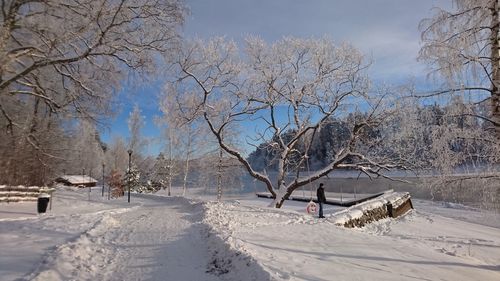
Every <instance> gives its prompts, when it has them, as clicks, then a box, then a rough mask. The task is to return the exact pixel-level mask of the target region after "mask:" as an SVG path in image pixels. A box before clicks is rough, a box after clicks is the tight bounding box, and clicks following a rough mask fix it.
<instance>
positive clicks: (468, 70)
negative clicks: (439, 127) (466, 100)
mask: <svg viewBox="0 0 500 281" xmlns="http://www.w3.org/2000/svg"><path fill="white" fill-rule="evenodd" d="M453 4H454V5H453V9H452V10H444V9H440V8H435V13H434V16H433V17H432V18H428V19H424V20H423V21H422V22H421V23H420V29H421V31H422V41H423V47H422V49H421V51H420V59H421V60H424V61H426V62H428V63H429V65H430V66H431V68H432V71H433V72H432V73H434V74H438V75H439V76H440V77H444V78H445V80H446V81H447V82H448V83H447V85H444V86H443V88H442V89H440V90H437V91H435V92H433V93H431V94H429V95H427V96H436V95H443V94H449V93H455V94H464V93H467V94H469V95H471V96H473V101H474V102H476V103H479V104H481V103H487V104H489V108H490V109H489V110H488V111H487V112H486V114H477V113H475V114H477V115H474V116H475V117H478V118H480V119H482V120H483V121H485V122H487V124H488V127H490V129H491V130H493V131H495V133H496V135H497V139H500V41H499V40H500V24H499V22H500V18H499V14H498V13H499V7H500V6H499V3H498V0H454V1H453Z"/></svg>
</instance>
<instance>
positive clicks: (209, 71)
mask: <svg viewBox="0 0 500 281" xmlns="http://www.w3.org/2000/svg"><path fill="white" fill-rule="evenodd" d="M244 53H245V57H241V56H240V55H239V52H238V50H237V48H236V45H235V44H234V43H233V42H227V41H225V40H223V39H221V38H215V39H212V40H210V41H208V42H202V41H199V40H198V41H194V42H190V43H187V44H186V45H185V46H184V47H183V48H182V50H181V52H179V53H178V55H177V56H174V57H171V58H170V59H173V62H174V71H176V73H177V75H178V79H177V80H176V81H173V82H172V84H171V86H172V87H174V88H175V89H177V92H182V93H183V94H184V95H193V96H194V98H195V100H196V104H197V105H196V106H191V105H189V106H186V105H184V104H182V101H178V102H179V108H180V109H181V111H182V112H184V114H186V116H192V117H195V116H202V118H203V119H204V120H205V123H206V124H207V126H208V127H209V128H210V131H211V132H212V134H213V135H214V136H215V137H216V138H217V141H218V143H219V145H220V147H221V148H222V149H223V150H224V151H225V152H227V153H228V154H229V155H231V156H232V157H235V158H236V159H238V161H240V163H241V164H242V165H243V166H244V167H245V169H246V171H247V172H248V173H249V174H250V175H251V176H252V177H254V178H256V179H257V180H259V181H261V182H263V183H264V184H265V186H266V187H267V189H268V191H269V192H270V193H271V194H272V195H273V197H274V198H275V200H274V201H273V203H272V205H273V206H275V207H278V208H279V207H281V206H282V204H283V202H284V200H285V198H286V197H288V196H289V195H290V194H291V193H292V192H293V191H294V190H296V189H297V188H299V187H301V186H303V185H306V184H307V183H310V182H313V181H315V180H317V179H319V178H321V177H323V176H325V175H327V174H328V173H329V172H331V171H332V170H334V169H339V168H348V169H357V170H360V171H362V172H364V173H366V174H368V175H374V176H383V173H382V172H383V171H387V170H390V169H392V168H395V167H397V166H398V165H397V164H398V163H395V162H393V161H392V160H393V159H389V158H387V157H383V156H378V155H373V154H371V153H370V150H369V149H367V150H362V149H360V147H361V146H360V142H362V141H363V142H371V145H373V146H374V145H376V144H377V143H380V142H382V141H383V140H381V139H378V138H373V139H372V138H371V136H370V135H369V134H368V133H369V132H370V128H373V127H376V126H378V125H379V124H380V123H381V122H382V121H383V120H384V119H385V118H387V117H388V116H390V114H391V112H390V111H389V110H387V103H388V102H389V96H388V95H387V94H385V93H383V94H380V95H379V94H376V93H369V91H368V90H369V80H368V79H367V77H366V75H365V74H364V70H365V69H366V67H367V66H368V65H367V64H366V63H364V62H363V56H362V55H361V54H360V53H359V52H358V51H357V50H356V49H354V48H353V47H352V46H350V45H348V44H342V45H339V46H337V45H335V44H334V43H333V42H332V41H330V40H328V39H320V40H313V39H307V40H306V39H296V38H284V39H283V40H281V41H278V42H276V43H274V44H272V45H267V44H266V43H265V42H264V41H262V40H260V39H258V38H249V39H247V44H246V48H245V50H244ZM354 112H357V114H355V115H353V117H352V118H351V119H350V121H351V123H350V124H349V129H350V137H349V138H348V140H346V141H345V143H343V144H342V149H340V150H339V151H338V152H337V153H336V154H335V156H334V157H332V159H331V161H330V163H329V164H328V165H327V166H326V167H324V168H323V169H321V170H319V171H316V172H314V173H312V174H304V173H303V170H301V169H300V167H301V166H303V164H304V163H306V162H307V159H308V149H309V147H310V144H311V143H312V139H314V136H315V134H316V133H317V131H318V130H320V129H321V127H322V125H323V124H324V123H325V122H326V120H328V119H329V117H333V116H346V115H348V114H349V113H354ZM238 123H239V124H245V123H246V124H248V123H250V124H255V126H254V128H253V130H254V132H253V133H249V134H247V136H246V140H245V141H246V142H247V144H248V145H257V144H259V143H267V144H268V146H269V147H270V148H272V149H277V150H278V151H279V153H278V156H277V159H276V161H277V167H278V177H277V180H276V183H273V182H272V181H271V179H270V178H269V177H268V176H267V175H266V174H265V173H261V172H259V171H256V170H254V169H253V168H252V166H251V165H250V163H249V162H248V161H247V159H246V158H245V152H244V150H242V149H241V148H239V149H238V148H237V147H235V146H233V145H231V144H230V143H229V142H227V141H226V139H225V137H224V136H225V135H226V134H228V133H229V132H230V131H231V129H230V128H231V126H232V125H234V124H238ZM257 124H258V125H257ZM252 127H253V126H252ZM246 128H247V132H248V131H251V130H252V129H248V125H247V126H246ZM284 132H289V134H288V137H287V138H286V139H285V138H284V135H283V133H284ZM299 143H304V144H306V145H305V150H300V149H299V147H298V144H299ZM240 147H241V146H240ZM368 147H369V146H368ZM292 159H293V160H294V161H295V162H296V163H294V167H295V171H294V175H293V178H292V179H291V180H290V181H288V182H286V181H285V177H286V175H287V173H286V169H285V167H286V166H288V165H289V164H291V161H292ZM296 159H299V160H298V161H296ZM348 159H350V160H349V161H347V160H348Z"/></svg>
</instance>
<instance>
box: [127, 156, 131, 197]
mask: <svg viewBox="0 0 500 281" xmlns="http://www.w3.org/2000/svg"><path fill="white" fill-rule="evenodd" d="M127 152H128V180H127V182H128V202H129V203H130V175H131V171H130V166H131V161H132V149H129V150H127Z"/></svg>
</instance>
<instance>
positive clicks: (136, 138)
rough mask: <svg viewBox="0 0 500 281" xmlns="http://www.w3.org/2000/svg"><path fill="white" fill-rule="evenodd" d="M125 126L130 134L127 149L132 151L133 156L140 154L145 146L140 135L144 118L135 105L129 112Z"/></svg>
mask: <svg viewBox="0 0 500 281" xmlns="http://www.w3.org/2000/svg"><path fill="white" fill-rule="evenodd" d="M127 124H128V130H129V133H130V137H129V142H128V148H129V149H132V151H133V153H134V154H135V155H139V154H142V153H143V151H144V147H145V146H146V140H145V139H144V137H143V136H142V133H141V130H142V128H143V127H144V125H145V117H144V116H143V115H141V109H140V108H139V106H138V105H137V104H136V105H134V108H133V110H132V111H131V112H130V114H129V117H128V120H127ZM136 157H137V156H136Z"/></svg>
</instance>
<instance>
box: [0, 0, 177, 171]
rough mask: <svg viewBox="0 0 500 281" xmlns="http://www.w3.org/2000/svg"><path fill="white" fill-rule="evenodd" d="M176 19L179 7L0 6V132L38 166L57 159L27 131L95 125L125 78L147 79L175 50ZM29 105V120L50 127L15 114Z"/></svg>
mask: <svg viewBox="0 0 500 281" xmlns="http://www.w3.org/2000/svg"><path fill="white" fill-rule="evenodd" d="M183 18H184V7H183V4H182V2H181V0H145V1H142V0H141V1H139V0H119V1H106V0H97V1H94V0H83V1H63V0H47V1H39V0H28V1H26V0H1V1H0V21H1V22H0V124H1V125H2V128H1V129H2V131H3V132H6V133H7V135H8V137H9V138H12V141H11V143H15V142H17V143H18V144H20V143H21V142H22V143H26V144H28V145H31V146H32V149H34V150H36V151H38V154H40V155H44V157H42V158H43V159H51V160H50V161H52V160H55V159H58V158H60V154H61V153H56V151H55V150H54V149H53V148H52V147H50V144H49V145H47V142H45V141H44V139H45V138H46V136H45V135H43V134H41V133H35V132H34V131H33V130H32V129H31V128H34V127H33V125H36V126H40V127H38V128H36V131H37V132H45V133H46V134H49V133H50V130H56V129H55V128H56V127H57V126H59V124H57V122H54V120H58V122H59V123H62V121H61V120H67V119H68V118H74V117H78V118H86V119H89V120H93V121H100V120H102V118H104V117H106V116H107V115H108V113H110V112H112V110H111V109H112V108H111V106H110V105H111V103H112V101H113V97H114V96H115V93H117V92H118V90H119V88H120V85H121V82H122V80H123V79H124V78H127V77H129V76H128V74H130V73H131V72H132V71H133V72H134V73H143V74H148V73H149V72H151V70H152V69H154V67H155V65H156V64H157V63H156V62H158V61H159V60H157V59H155V55H157V54H158V53H163V52H168V51H170V50H172V49H173V48H175V42H176V40H177V39H176V38H177V35H176V34H177V32H176V29H177V27H178V25H179V24H180V23H182V21H183ZM32 104H37V109H36V110H35V112H36V114H35V115H37V116H39V117H40V116H42V115H50V116H51V118H52V120H53V121H52V122H51V124H52V125H51V126H49V127H47V126H45V127H44V126H42V124H43V123H44V122H35V123H34V122H32V121H33V120H34V119H32V118H31V119H26V118H24V116H23V114H20V112H23V111H31V109H32ZM36 126H35V127H36ZM61 126H62V125H61ZM16 131H17V132H16ZM50 134H51V133H50ZM19 138H24V139H23V140H19ZM2 153H3V152H2ZM42 158H40V159H42ZM61 160H63V159H62V158H61V159H59V162H58V161H55V162H57V163H60V161H61ZM15 161H16V160H15V159H9V161H8V165H13V163H14V162H15ZM50 161H47V162H46V163H45V165H49V164H50V166H51V168H54V167H53V166H54V163H53V162H54V161H52V162H50ZM49 162H50V163H49Z"/></svg>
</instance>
